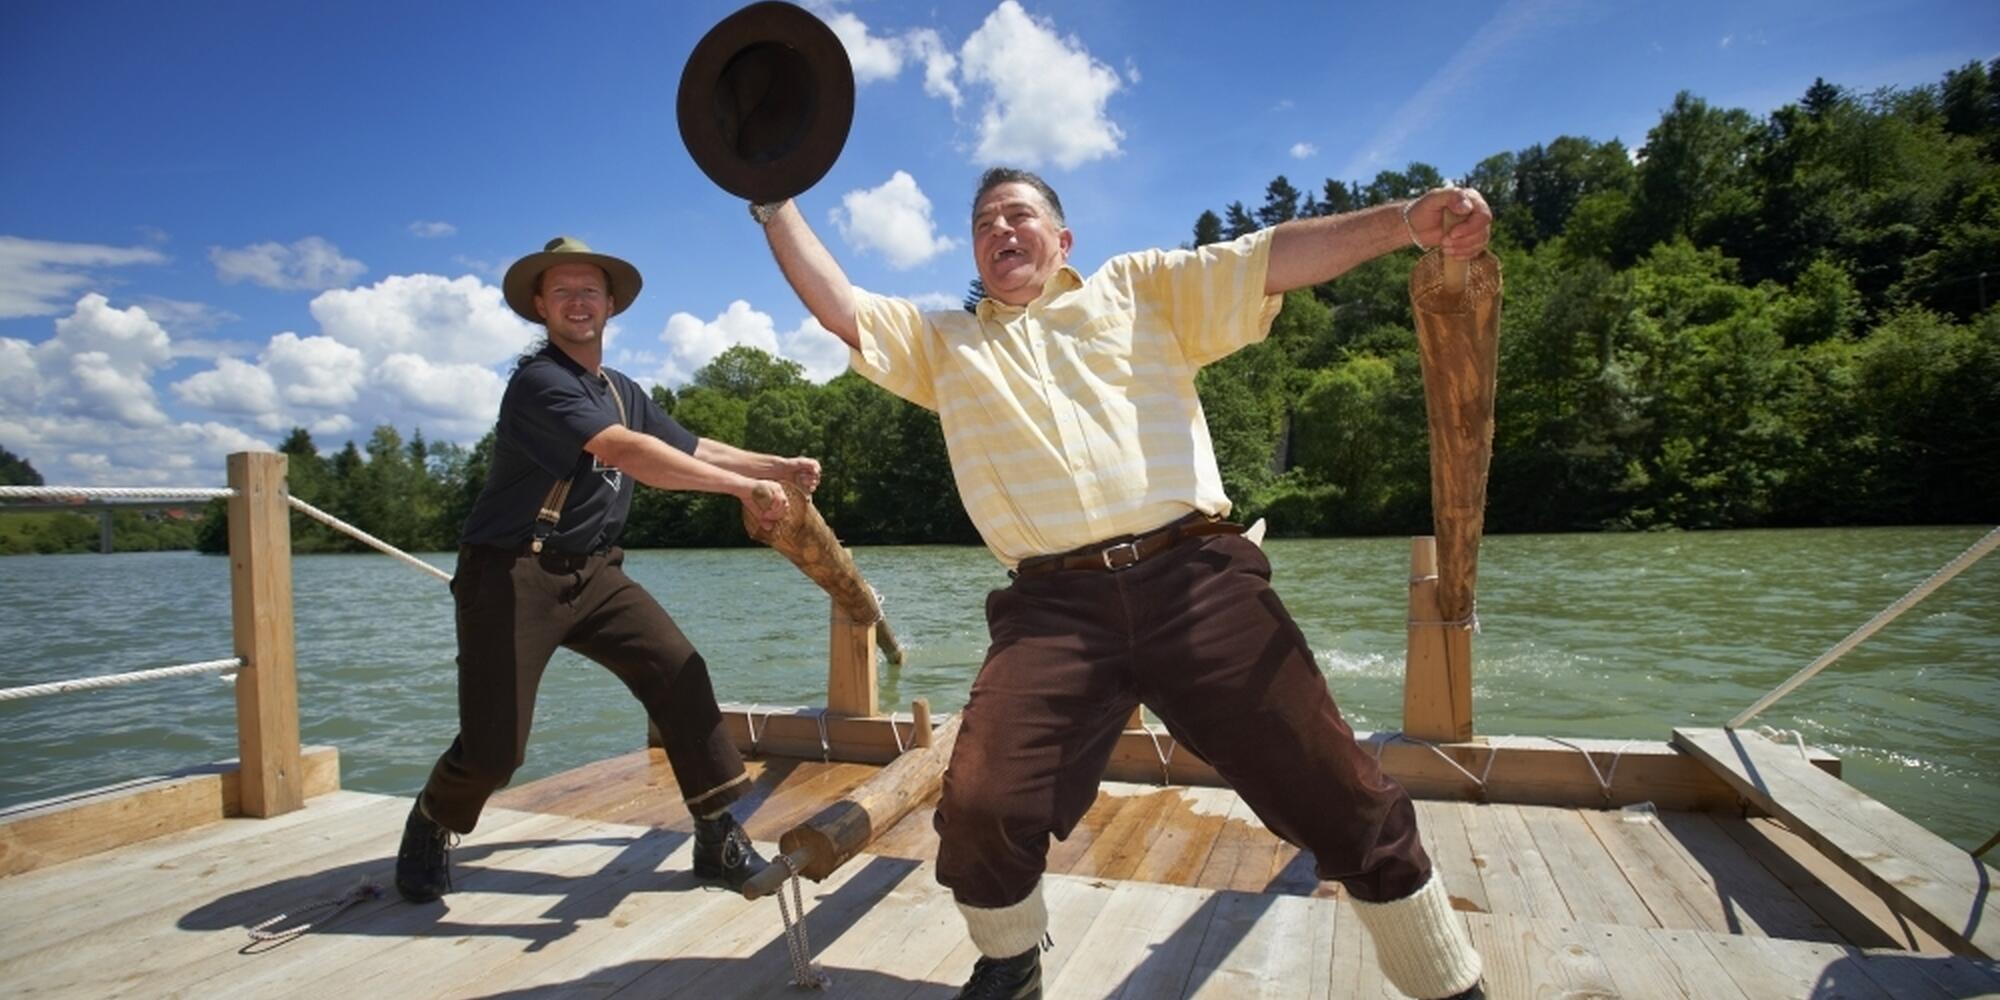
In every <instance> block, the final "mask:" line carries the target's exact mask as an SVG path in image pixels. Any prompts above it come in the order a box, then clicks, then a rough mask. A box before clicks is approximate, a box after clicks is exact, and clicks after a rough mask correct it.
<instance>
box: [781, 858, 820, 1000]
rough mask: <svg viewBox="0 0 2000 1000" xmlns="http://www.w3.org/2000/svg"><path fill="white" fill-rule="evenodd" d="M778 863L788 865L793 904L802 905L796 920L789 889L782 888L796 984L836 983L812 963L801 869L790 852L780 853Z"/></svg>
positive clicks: (815, 986)
mask: <svg viewBox="0 0 2000 1000" xmlns="http://www.w3.org/2000/svg"><path fill="white" fill-rule="evenodd" d="M778 863H779V864H782V865H784V866H785V872H786V873H787V874H788V875H789V876H790V878H789V879H787V881H789V882H791V884H792V905H793V906H795V907H797V908H798V911H799V919H798V922H797V923H796V924H794V923H793V922H792V911H791V910H789V909H787V908H786V907H785V890H784V889H782V888H780V889H779V890H778V892H777V897H778V916H779V917H780V918H782V919H783V920H784V922H785V949H786V950H787V951H790V952H791V953H792V985H793V986H800V987H804V988H806V989H812V990H823V989H826V988H827V987H828V986H830V985H832V983H833V980H832V979H831V978H829V977H828V976H827V974H826V973H824V972H821V971H820V970H819V967H818V966H816V965H814V964H812V959H811V956H812V944H811V943H809V942H808V941H807V940H806V903H805V899H804V897H803V896H801V895H800V890H799V869H798V866H797V865H795V864H793V863H792V859H791V857H790V856H788V855H784V854H780V855H778Z"/></svg>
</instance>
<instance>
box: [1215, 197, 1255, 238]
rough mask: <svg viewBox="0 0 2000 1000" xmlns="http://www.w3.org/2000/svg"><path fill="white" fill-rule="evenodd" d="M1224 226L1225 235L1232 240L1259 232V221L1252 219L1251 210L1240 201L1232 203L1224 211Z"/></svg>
mask: <svg viewBox="0 0 2000 1000" xmlns="http://www.w3.org/2000/svg"><path fill="white" fill-rule="evenodd" d="M1222 225H1223V234H1224V235H1225V236H1226V237H1227V238H1229V239H1232V240H1233V239H1235V238H1237V237H1239V236H1248V235H1250V234H1251V233H1254V232H1256V231H1257V220H1256V219H1253V218H1251V217H1250V210H1249V209H1247V208H1244V207H1243V203H1242V202H1240V201H1232V202H1230V203H1229V207H1228V208H1225V209H1223V210H1222Z"/></svg>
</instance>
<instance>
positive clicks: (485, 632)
mask: <svg viewBox="0 0 2000 1000" xmlns="http://www.w3.org/2000/svg"><path fill="white" fill-rule="evenodd" d="M624 563H625V553H624V550H622V549H617V548H614V549H611V550H610V551H608V552H605V553H599V554H595V555H588V556H571V555H558V554H555V553H542V554H540V555H535V554H531V553H529V552H527V551H525V550H512V549H498V548H492V547H489V546H483V545H467V546H463V547H461V548H460V549H459V552H458V573H457V575H455V576H453V577H452V580H451V591H452V596H453V598H454V600H455V601H456V604H457V622H458V726H459V730H458V738H457V739H454V740H453V741H452V743H451V748H450V749H449V750H446V751H445V752H444V756H442V757H439V758H438V762H437V765H436V766H435V767H433V768H432V769H431V776H430V780H429V782H427V783H426V784H425V785H424V792H423V803H424V808H425V810H426V811H427V812H429V813H430V816H431V818H432V819H433V820H436V821H437V822H438V823H439V824H441V825H443V826H445V827H447V828H449V829H452V830H455V831H457V832H459V833H469V832H471V830H472V827H473V825H474V824H476V823H477V822H479V813H480V810H481V809H483V808H484V807H485V805H486V799H487V797H488V796H490V795H492V794H493V792H494V791H496V790H498V789H499V788H501V787H502V786H504V785H506V784H507V781H508V779H510V778H512V777H513V775H514V771H515V769H516V768H519V767H520V766H521V761H522V759H523V756H524V754H525V752H526V750H527V747H528V730H529V727H530V726H531V725H532V724H533V722H534V717H535V692H536V690H537V689H538V688H539V687H540V686H541V682H542V671H543V670H545V669H547V668H548V665H549V657H551V656H553V655H555V651H556V647H557V646H564V647H567V648H569V649H573V650H575V651H577V652H578V653H581V654H583V655H584V656H587V657H589V658H590V659H592V660H595V661H597V662H598V663H601V664H603V665H604V666H605V667H607V668H609V669H610V670H611V672H612V673H613V674H616V675H617V676H618V679H619V680H621V681H624V682H625V686H626V688H628V689H630V690H631V692H632V694H633V696H634V697H636V698H638V699H639V701H640V703H641V704H643V705H644V706H645V707H646V714H647V715H649V716H651V717H652V720H653V722H654V723H655V724H656V725H658V726H659V729H660V734H661V737H662V738H663V739H664V740H665V742H666V752H667V762H668V763H669V764H671V765H672V766H673V769H674V777H675V779H676V780H677V781H678V782H679V783H680V787H681V793H682V795H683V796H685V797H686V799H687V801H688V803H689V805H690V808H691V809H696V810H697V811H700V812H710V811H713V810H715V809H719V808H721V807H723V806H725V805H728V804H729V803H730V802H732V801H734V800H736V799H737V798H738V797H740V796H741V795H743V793H744V792H745V791H747V790H748V788H749V785H748V784H747V783H745V781H744V774H743V759H742V757H740V756H739V755H738V754H737V752H736V745H735V744H734V743H733V742H731V741H730V739H729V734H728V731H727V730H726V729H724V728H723V725H722V712H721V710H720V709H719V708H718V707H717V706H716V703H715V689H714V687H713V686H712V685H711V684H710V682H709V677H708V664H707V663H706V662H704V661H703V660H702V658H701V654H700V653H697V652H695V648H694V645H693V644H692V643H689V642H688V640H687V637H686V636H684V635H682V634H681V630H680V626H678V625H675V624H674V620H673V618H672V617H670V616H669V615H668V614H667V612H666V609H665V608H662V607H660V605H659V602H658V601H655V600H653V597H652V595H650V594H648V593H646V591H645V590H644V589H642V588H640V586H639V585H638V584H636V583H633V582H632V579H631V578H630V577H628V576H626V575H625V570H624V568H623V567H624Z"/></svg>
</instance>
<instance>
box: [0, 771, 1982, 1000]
mask: <svg viewBox="0 0 2000 1000" xmlns="http://www.w3.org/2000/svg"><path fill="white" fill-rule="evenodd" d="M794 774H796V771H795V772H794ZM822 777H825V776H822ZM760 780H761V779H760ZM825 783H831V784H838V783H839V782H838V779H834V778H830V777H829V778H825V780H824V782H822V784H825ZM572 787H578V786H572ZM1121 791H1122V790H1121ZM785 797H786V792H785V790H784V789H783V788H782V787H781V788H778V789H776V791H775V794H772V795H770V796H769V798H768V799H767V801H774V802H782V800H783V799H784V798H785ZM1133 797H1135V798H1136V797H1139V796H1133ZM616 798H617V797H616V796H611V797H608V798H606V797H599V798H598V801H600V802H604V801H612V800H615V799H616ZM1130 804H1131V803H1127V805H1128V807H1129V805H1130ZM1218 806H1220V807H1222V812H1221V813H1220V815H1221V816H1222V818H1223V823H1224V824H1225V825H1226V824H1227V823H1228V822H1233V821H1236V820H1235V818H1234V817H1233V816H1232V815H1231V811H1230V810H1228V809H1227V808H1226V804H1225V803H1211V804H1209V805H1208V806H1207V807H1206V808H1211V809H1213V808H1216V807H1218ZM607 808H608V807H607ZM620 808H624V806H621V807H620ZM1475 808H1476V807H1475ZM408 809H409V800H407V799H399V798H392V797H386V796H376V795H367V794H363V793H356V792H340V793H335V794H333V795H329V796H324V797H321V798H318V799H314V800H312V801H311V802H310V803H309V804H308V806H307V808H306V809H305V810H304V811H303V812H301V813H299V814H294V815H293V816H290V817H287V818H285V819H283V820H280V821H258V820H249V819H231V820H226V821H223V822H221V823H218V824H215V825H212V826H209V827H206V828H203V829H200V830H194V831H187V832H183V833H177V834H172V835H169V836H166V837H162V838H158V839H155V840H152V841H148V842H146V843H143V844H137V845H132V846H129V847H125V848H120V849H118V850H116V851H112V852H109V853H108V854H105V855H100V856H97V857H94V858H88V859H82V860H78V861H72V862H67V863H64V864H60V865H55V866H51V867H48V868H44V869H40V870H37V871H34V872H30V873H26V874H23V875H17V876H13V877H9V878H6V879H0V982H4V983H5V984H7V991H8V993H9V995H11V996H23V997H28V996H35V997H41V996H64V997H113V996H146V997H174V996H190V997H192V996H214V995H228V996H243V997H330V998H339V1000H352V998H354V997H357V996H398V997H510V998H511V997H536V998H541V997H567V996H578V997H601V996H612V995H616V996H620V997H628V996H629V997H656V996H690V997H695V996H698V997H719V998H728V997H768V996H777V995H785V994H786V992H787V989H786V982H787V980H788V979H789V977H790V969H789V962H788V959H787V954H786V950H785V943H784V941H783V939H782V937H781V934H780V923H779V916H778V913H777V906H776V905H775V904H773V903H772V902H771V901H770V900H761V901H758V902H756V903H751V902H747V901H745V900H743V899H742V898H740V897H738V896H735V895H733V894H730V893H726V892H722V891H719V890H714V889H708V888H703V887H701V886H698V885H697V884H696V883H695V882H694V880H693V879H692V878H691V876H690V875H689V874H688V872H687V868H688V863H689V855H690V852H691V838H690V836H689V835H688V833H686V832H684V831H677V830H673V829H668V828H662V827H661V826H658V825H653V824H631V823H617V822H609V821H604V820H597V819H588V818H582V817H578V816H573V815H560V814H549V813H536V812H526V811H521V810H518V809H509V808H504V807H495V808H493V809H490V810H489V811H488V813H487V815H486V817H485V818H484V820H483V821H482V823H481V825H480V829H479V830H478V831H476V832H475V833H474V834H473V835H471V836H469V837H467V838H465V840H464V842H463V843H462V844H461V845H460V847H459V849H458V850H457V852H456V853H455V856H454V859H455V861H456V862H457V869H456V870H457V891H455V892H454V893H453V894H452V895H450V896H448V897H446V899H445V900H444V901H443V902H441V903H436V904H429V905H423V906H414V905H409V904H405V903H402V902H400V901H398V900H396V899H395V897H394V894H393V892H391V893H390V894H389V895H388V896H387V897H386V898H381V899H364V900H362V901H360V902H358V903H356V904H355V905H352V906H350V907H348V908H346V909H343V910H340V911H339V912H337V913H336V912H332V911H331V910H330V909H321V910H312V909H309V908H310V907H311V906H312V904H313V903H315V902H316V901H320V900H330V899H336V898H339V897H340V896H342V895H343V894H344V893H346V892H347V890H349V889H350V888H352V887H354V886H355V885H357V884H359V883H360V882H361V881H362V880H364V879H373V880H377V881H382V882H386V881H387V880H388V879H389V878H390V877H391V869H392V865H393V860H392V855H393V850H394V847H395V841H396V838H397V836H398V835H399V833H400V830H401V826H402V821H403V817H404V815H405V814H406V813H407V811H408ZM1162 811H1163V812H1164V811H1166V807H1162ZM1429 811H1430V810H1427V812H1429ZM1554 822H1555V821H1550V822H1549V823H1544V821H1543V820H1542V819H1539V818H1538V819H1524V820H1523V826H1525V827H1526V828H1527V829H1528V835H1529V837H1530V839H1531V840H1532V839H1534V838H1536V837H1537V836H1538V834H1539V835H1540V836H1541V837H1542V838H1543V839H1542V840H1537V841H1536V842H1537V843H1543V842H1547V843H1552V844H1553V843H1558V842H1560V843H1562V844H1563V845H1564V848H1563V849H1564V850H1567V851H1569V852H1570V856H1571V858H1572V859H1573V858H1574V856H1575V853H1576V851H1577V847H1576V846H1575V843H1572V842H1571V840H1572V838H1574V839H1575V840H1576V841H1577V842H1580V834H1579V833H1578V832H1577V831H1576V830H1571V831H1570V832H1567V833H1564V832H1561V831H1560V830H1559V829H1558V828H1557V827H1556V826H1554V825H1552V824H1553V823H1554ZM1198 825H1199V824H1198ZM1580 829H1582V830H1583V832H1586V833H1587V832H1588V830H1589V828H1588V827H1581V826H1580ZM1541 831H1549V832H1546V833H1543V832H1541ZM1219 839H1220V838H1218V840H1219ZM1437 839H1438V840H1439V841H1440V842H1444V841H1447V840H1449V839H1450V838H1449V836H1442V837H1439V838H1437ZM1152 843H1153V844H1154V846H1158V845H1159V843H1160V838H1158V837H1156V838H1154V839H1153V841H1152ZM764 846H765V847H766V849H769V847H770V845H769V844H768V843H767V844H765V845H764ZM1169 853H1172V854H1175V855H1179V854H1183V853H1185V852H1184V851H1183V850H1181V849H1179V848H1176V849H1174V850H1173V851H1171V852H1169ZM1238 860H1239V861H1240V860H1242V858H1241V857H1239V858H1238ZM1468 863H1470V862H1469V859H1468ZM1270 864H1271V865H1276V861H1275V859H1273V860H1272V861H1271V863H1270ZM1661 865H1662V866H1664V862H1661ZM1145 866H1146V865H1145V862H1144V856H1143V855H1142V859H1141V865H1140V867H1145ZM1157 867H1163V868H1164V869H1174V868H1177V867H1181V866H1179V865H1178V864H1175V863H1165V862H1162V863H1160V864H1159V865H1158V866H1157ZM1266 870H1267V871H1269V870H1270V867H1269V866H1266ZM1047 895H1048V901H1049V908H1050V913H1051V923H1052V928H1051V929H1052V934H1053V936H1054V938H1055V942H1056V947H1055V949H1054V950H1052V951H1050V952H1048V953H1046V955H1045V956H1044V960H1045V975H1046V983H1047V989H1048V995H1050V996H1052V997H1065V998H1068V997H1112V996H1123V997H1217V998H1222V997H1227V998H1235V997H1256V996H1271V997H1277V996H1283V997H1312V998H1319V997H1326V998H1345V997H1354V996H1367V997H1377V996H1383V997H1394V996H1396V995H1397V994H1396V993H1395V992H1394V991H1393V990H1391V989H1388V988H1387V987H1386V985H1385V984H1384V983H1383V980H1382V975H1381V971H1380V969H1379V967H1378V966H1377V965H1376V963H1375V959H1374V953H1373V948H1372V946H1371V945H1370V944H1369V942H1368V939H1367V937H1366V935H1365V933H1364V932H1363V931H1362V929H1361V926H1360V922H1359V920H1358V919H1356V917H1355V915H1354V912H1353V910H1352V908H1351V907H1350V905H1349V904H1348V902H1347V901H1346V900H1345V899H1343V898H1339V897H1338V896H1337V895H1335V896H1326V895H1305V894H1295V893H1283V892H1278V893H1263V892H1244V891H1238V890H1233V889H1214V888H1198V887H1190V886H1184V885H1170V884H1166V883H1163V882H1152V881H1113V880H1108V879H1104V878H1100V877H1095V876H1089V875H1075V874H1061V875H1052V876H1050V878H1049V884H1048V889H1047ZM1557 895H1558V896H1559V897H1560V896H1561V895H1562V894H1561V893H1560V892H1558V893H1557ZM805 896H806V908H807V916H806V921H805V923H806V928H807V931H808V933H809V935H810V937H811V941H812V944H813V946H814V948H815V955H816V958H817V960H818V961H819V963H820V964H821V965H822V966H823V967H824V968H825V970H826V971H827V972H828V973H829V974H830V975H831V976H832V977H833V989H832V990H831V991H830V994H829V995H832V996H841V997H871V998H872V997H907V998H942V997H947V996H950V995H951V994H952V993H953V991H954V990H955V989H956V987H957V984H958V983H959V982H960V980H962V978H963V976H964V975H965V973H966V971H967V969H969V967H970V965H971V962H972V959H973V957H974V956H973V955H972V952H971V949H970V947H969V945H968V944H967V943H966V940H965V934H964V929H963V926H962V924H961V922H960V920H959V917H958V914H957V912H956V909H955V908H954V907H953V905H952V902H951V898H950V894H949V893H947V892H945V891H944V890H943V889H941V888H940V887H938V885H937V884H936V880H935V878H934V875H933V873H932V871H931V869H930V865H929V863H928V862H924V861H916V860H911V859H908V858H901V857H892V856H886V855H873V856H868V855H864V856H862V857H860V858H857V859H855V861H854V862H852V863H850V864H849V865H847V866H845V867H844V868H843V869H841V871H839V872H837V873H836V874H835V875H834V876H833V877H832V878H830V879H828V880H827V881H826V882H824V883H819V884H808V885H807V886H806V892H805ZM1489 898H1490V897H1489ZM1597 903H1599V904H1602V903H1605V900H1604V899H1603V898H1602V897H1599V898H1598V899H1597ZM288 911H289V912H291V913H293V914H295V915H296V918H297V919H304V920H314V921H315V922H314V926H313V927H312V928H310V929H309V930H307V931H306V932H305V933H303V934H301V935H299V936H298V937H296V938H295V939H292V940H290V941H288V942H284V943H275V942H272V943H263V944H257V943H253V942H252V940H251V938H250V936H249V934H248V931H247V928H248V927H250V926H251V925H254V924H256V923H258V922H259V921H261V920H263V919H265V918H267V917H270V916H274V915H277V914H279V913H283V912H288ZM1605 912H1606V913H1610V912H1614V911H1611V910H1606V911H1605ZM315 918H317V919H316V920H315ZM1465 919H1466V920H1467V921H1468V924H1469V926H1470V929H1471V931H1472V934H1473V936H1474V939H1475V941H1476V942H1478V944H1479V946H1480V947H1481V949H1482V951H1483V952H1484V954H1485V955H1486V959H1487V963H1488V972H1487V986H1488V991H1489V995H1491V996H1494V997H1530V996H1552V995H1562V994H1568V995H1591V996H1605V997H1662V998H1697V997H1698V998H1704V1000H1706V998H1710V997H1727V996H1742V997H1746V998H1763V997H1787V996H1796V997H1833V996H1854V997H1892V996H1893V997H1899V998H1900V997H1962V996H1983V995H2000V965H1996V963H1994V962H1991V961H1986V960H1981V959H1972V958H1964V957H1956V956H1936V955H1920V954H1913V953H1909V952H1901V951H1883V950H1877V949H1863V948H1857V947H1854V946H1852V945H1848V944H1839V943H1828V942H1812V941H1791V940H1781V939H1775V938H1758V937H1745V936H1740V935H1730V934H1725V933H1718V932H1716V931H1714V930H1710V929H1706V928H1683V927H1673V928H1669V927H1651V926H1633V925H1629V924H1617V923H1601V922H1596V921H1592V920H1585V919H1578V918H1574V917H1562V918H1556V917H1548V918H1544V917H1536V916H1527V915H1519V914H1505V913H1494V912H1486V913H1479V912H1473V913H1468V914H1466V916H1465Z"/></svg>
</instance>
